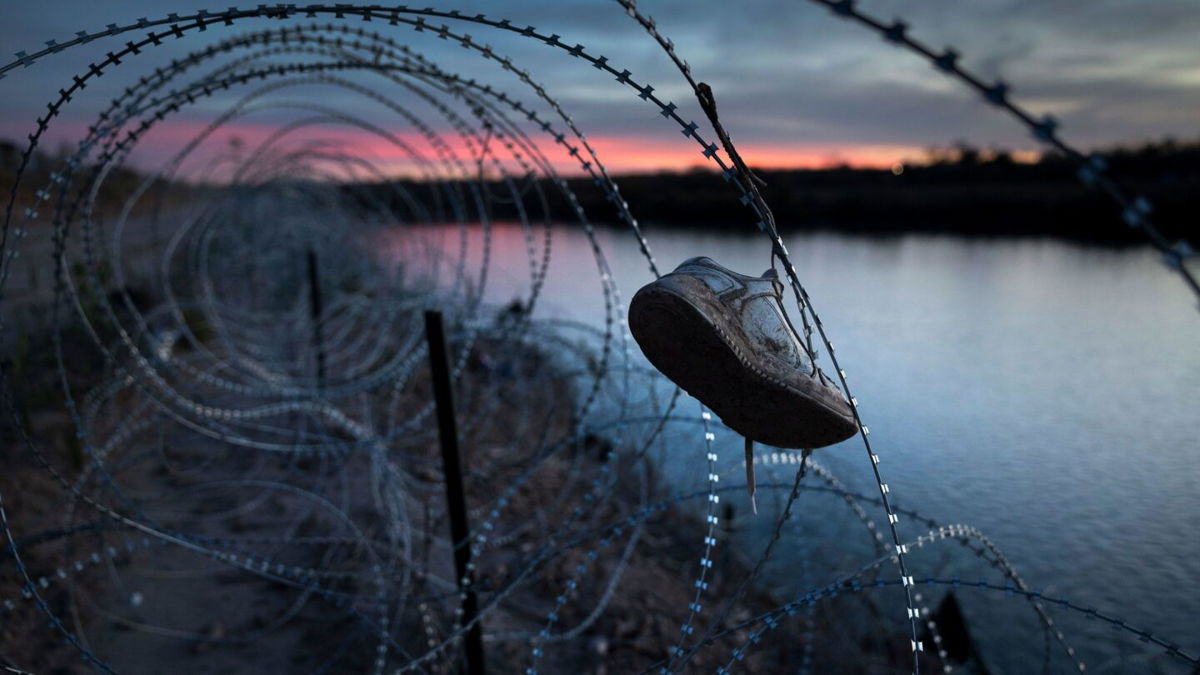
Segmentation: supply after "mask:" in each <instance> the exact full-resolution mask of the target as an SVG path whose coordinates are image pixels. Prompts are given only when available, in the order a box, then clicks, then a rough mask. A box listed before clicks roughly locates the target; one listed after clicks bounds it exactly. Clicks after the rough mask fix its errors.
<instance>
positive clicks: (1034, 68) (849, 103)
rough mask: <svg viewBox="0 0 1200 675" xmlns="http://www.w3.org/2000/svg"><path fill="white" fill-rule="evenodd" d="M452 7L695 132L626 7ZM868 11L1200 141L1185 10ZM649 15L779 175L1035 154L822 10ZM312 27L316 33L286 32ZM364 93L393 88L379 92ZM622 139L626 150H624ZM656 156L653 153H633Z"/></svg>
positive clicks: (1164, 5) (1011, 127)
mask: <svg viewBox="0 0 1200 675" xmlns="http://www.w3.org/2000/svg"><path fill="white" fill-rule="evenodd" d="M443 4H444V6H445V7H447V8H450V7H459V8H461V9H462V10H463V12H464V14H473V13H477V12H483V13H487V14H489V15H500V14H503V15H504V16H505V17H508V18H510V19H511V20H512V23H513V24H514V25H520V26H523V25H525V24H527V23H528V24H533V25H537V26H539V27H541V28H544V29H545V30H547V31H549V32H554V33H558V34H560V35H562V40H563V41H564V42H567V43H570V44H574V43H576V42H578V43H582V44H584V45H586V46H587V47H588V48H589V50H594V53H598V54H604V55H605V56H607V57H609V59H610V61H611V62H613V63H619V64H621V67H624V68H628V69H630V70H631V71H632V72H633V73H634V77H635V78H637V79H638V81H639V82H646V83H650V84H652V85H653V86H654V87H655V91H656V92H657V93H659V94H660V95H662V96H664V97H666V98H669V99H670V100H673V101H675V102H676V103H677V104H678V105H679V106H680V109H681V111H684V113H685V114H686V115H688V116H690V117H692V118H694V119H696V120H697V121H702V120H703V115H702V114H701V113H700V112H699V109H698V107H697V106H696V105H695V103H694V101H693V100H691V96H690V94H689V92H688V91H687V90H686V87H685V84H684V82H683V80H682V78H681V77H680V76H679V74H678V73H677V72H676V71H675V70H674V66H673V65H672V64H671V62H670V61H669V59H667V58H666V56H665V55H664V54H662V52H661V50H659V49H658V47H657V45H655V44H654V43H653V41H652V40H650V39H649V38H648V37H647V36H645V34H644V33H643V32H642V31H641V29H640V27H639V26H638V25H637V24H636V23H635V22H633V21H632V20H631V19H629V18H628V17H627V16H626V15H625V14H624V12H623V11H621V9H620V8H619V6H617V5H616V3H613V2H607V1H605V0H568V1H564V2H557V3H543V2H534V1H533V0H514V1H512V2H507V3H504V4H503V5H496V4H495V3H493V2H485V1H483V0H469V1H467V2H459V3H453V4H448V3H443ZM862 4H863V6H864V8H865V9H866V10H867V11H869V12H873V13H876V14H878V15H879V16H881V17H882V18H884V19H889V18H891V17H892V16H893V15H897V16H902V17H904V18H905V19H906V20H907V21H908V22H909V23H910V24H911V26H912V33H913V35H914V36H916V37H918V38H920V39H922V40H924V41H926V42H927V43H929V44H930V45H932V46H934V47H935V48H938V47H941V46H943V45H955V46H957V47H958V49H959V51H960V52H962V53H963V54H964V63H965V64H966V65H968V66H969V67H971V68H974V69H976V70H978V71H979V72H980V73H982V74H983V75H984V76H985V77H988V78H991V77H1000V76H1003V77H1004V78H1005V79H1006V80H1008V81H1010V82H1012V84H1013V92H1014V96H1015V98H1016V100H1018V101H1021V102H1023V103H1026V104H1028V106H1029V107H1030V108H1031V109H1032V110H1033V111H1035V112H1053V113H1054V114H1056V115H1057V116H1059V117H1060V118H1061V121H1062V122H1063V131H1064V134H1065V136H1066V137H1067V138H1068V139H1069V140H1070V139H1073V140H1076V141H1077V142H1079V143H1080V144H1081V145H1083V146H1085V147H1092V146H1097V145H1108V144H1113V143H1120V142H1128V141H1138V140H1143V139H1146V138H1149V137H1160V136H1164V135H1175V136H1181V137H1189V136H1194V135H1196V134H1197V133H1198V132H1200V128H1198V125H1197V124H1196V118H1195V110H1196V109H1198V106H1200V66H1197V65H1196V61H1195V34H1194V31H1193V30H1190V29H1189V27H1191V26H1194V25H1195V23H1196V20H1197V18H1198V15H1200V8H1197V7H1196V5H1195V4H1194V2H1192V1H1191V0H1159V1H1158V2H1155V3H1154V4H1153V7H1152V8H1151V7H1150V6H1149V5H1147V4H1146V3H1144V2H1142V1H1141V0H1088V1H1086V2H1084V1H1082V0H1071V1H1063V2H1055V3H1047V2H1044V1H1041V0H994V1H991V2H987V3H957V4H946V3H930V2H928V0H887V1H885V0H873V1H869V2H863V3H862ZM640 7H641V8H642V9H643V10H644V11H648V12H650V13H652V14H653V15H654V16H655V18H656V20H657V21H658V25H659V26H660V28H661V29H662V31H663V32H664V33H665V34H666V35H668V36H669V37H671V38H672V39H673V40H674V42H675V44H676V45H677V47H678V50H679V52H680V53H681V54H682V55H683V56H684V58H686V59H687V60H688V61H689V63H690V64H691V65H692V67H693V70H694V73H695V75H696V77H697V78H699V79H702V80H704V81H707V82H709V83H710V84H712V85H713V87H714V89H715V91H716V92H717V97H718V102H719V105H720V109H721V114H722V118H723V119H724V120H725V121H726V123H727V124H728V126H729V127H730V129H731V131H732V133H733V134H734V137H735V139H736V140H737V141H738V142H739V143H745V144H747V145H748V146H753V148H755V149H757V150H758V151H759V152H761V153H762V154H763V156H764V157H766V156H769V157H770V158H771V159H770V162H771V163H774V162H775V161H776V160H779V161H784V159H785V158H786V156H787V154H788V153H789V152H790V153H792V155H793V156H794V157H795V158H796V161H797V162H802V161H806V160H805V158H811V157H813V156H814V154H813V153H814V149H819V151H820V152H821V153H824V155H823V156H828V155H829V153H833V152H838V153H841V155H843V156H847V157H868V156H871V157H878V158H880V159H879V161H880V162H884V163H886V158H884V157H883V156H882V155H881V154H880V153H881V152H882V153H884V154H886V152H887V150H886V149H887V148H894V149H895V152H897V153H901V152H908V151H909V150H910V149H911V148H915V147H924V146H929V145H945V144H949V143H950V142H952V141H954V140H956V139H967V140H970V141H972V142H975V143H976V144H978V145H1007V146H1011V147H1017V148H1029V147H1033V146H1034V142H1033V141H1032V139H1030V138H1028V137H1027V135H1026V133H1025V131H1024V130H1023V129H1022V128H1021V127H1019V126H1018V125H1016V124H1015V123H1013V122H1012V121H1010V120H1007V119H1005V118H1004V117H1003V116H1001V115H999V114H997V113H996V111H994V110H992V109H990V108H989V107H988V106H986V105H984V104H982V103H981V102H979V101H978V100H977V98H976V97H975V96H974V95H973V94H971V93H970V92H969V91H968V90H966V89H965V88H963V87H961V86H960V85H958V84H957V83H955V82H952V81H950V80H948V79H946V78H945V77H943V76H942V75H941V74H939V73H937V72H935V71H934V70H933V69H932V68H930V67H929V66H928V65H927V64H926V63H924V62H923V61H921V60H920V59H917V58H916V57H914V56H913V55H911V54H908V53H906V52H903V51H899V50H897V49H895V48H894V47H891V46H889V45H887V44H885V43H884V42H883V41H882V40H881V39H879V37H878V36H875V35H873V34H871V33H869V32H867V31H865V30H863V29H861V28H860V27H858V26H855V25H852V24H850V23H848V22H845V21H842V20H839V19H837V18H836V17H834V16H833V15H831V14H830V13H829V12H828V11H827V10H825V9H823V8H822V7H819V6H817V5H815V4H814V3H810V2H804V1H803V0H794V1H793V2H778V1H777V0H746V1H744V2H739V3H728V2H718V1H716V0H705V1H695V0H693V1H684V0H662V1H659V2H650V1H643V2H642V3H641V4H640ZM191 8H192V4H191V2H190V1H189V2H184V1H183V0H165V1H164V2H161V3H155V6H154V8H153V9H147V8H146V4H145V3H142V2H135V1H133V0H113V1H111V2H106V3H93V2H62V3H41V4H37V5H35V4H33V3H15V4H13V5H12V6H11V7H6V9H5V21H4V22H3V23H2V24H0V42H2V43H3V44H5V45H11V46H12V49H13V50H16V49H27V50H29V49H36V48H38V47H39V45H40V43H42V42H44V41H45V40H48V39H51V38H55V39H58V40H60V41H62V40H64V39H66V38H69V37H70V34H71V33H73V32H74V31H75V30H80V29H84V28H87V29H91V30H95V29H97V28H100V27H102V26H104V25H106V24H108V23H111V22H114V21H117V22H125V21H129V20H133V19H136V18H137V17H139V16H142V15H153V16H161V15H164V14H166V13H167V12H172V11H177V12H184V11H188V10H190V9H191ZM324 21H325V19H322V22H324ZM300 23H307V21H305V20H302V19H301V20H297V21H295V22H293V24H292V25H298V24H300ZM282 25H284V24H282V23H281V22H278V21H265V20H258V21H251V22H246V23H241V24H239V25H238V26H237V27H234V28H225V27H213V28H212V29H210V30H209V31H206V32H205V33H196V34H192V35H189V36H188V37H187V38H185V39H182V40H168V41H166V42H165V43H164V46H162V47H159V48H157V49H156V50H154V51H153V52H152V53H147V54H144V55H142V56H140V57H137V58H131V59H129V60H128V61H129V62H128V63H127V64H124V65H123V66H122V67H121V68H120V69H118V70H117V71H116V72H115V73H114V74H113V75H112V76H107V77H105V78H101V79H100V80H96V81H94V82H93V83H92V84H91V85H89V88H88V90H87V91H86V92H85V94H84V95H83V96H81V97H80V99H79V100H78V101H77V102H76V103H75V104H73V105H72V106H71V107H69V108H67V109H66V110H65V111H64V113H63V116H62V120H63V121H64V123H62V124H61V125H60V123H58V122H56V126H55V131H54V133H55V134H57V135H58V137H62V138H65V137H69V136H70V135H71V134H72V133H74V132H73V131H72V129H76V128H80V125H84V124H86V123H87V122H89V121H90V120H91V118H92V117H93V116H94V115H95V114H96V113H97V112H98V111H99V110H100V109H101V107H102V106H103V105H104V104H105V103H106V102H107V101H108V100H109V99H111V98H112V97H114V96H117V95H118V94H119V93H120V92H121V90H122V89H123V88H124V87H125V86H127V85H128V84H129V83H130V82H131V81H133V80H134V79H136V77H137V76H140V75H143V74H145V73H147V72H149V71H150V69H151V68H152V67H153V66H154V65H157V64H161V63H162V62H163V60H164V59H167V58H178V57H181V56H183V55H185V54H186V53H187V52H188V51H190V50H194V49H200V48H203V47H204V46H207V45H209V44H212V43H214V42H216V41H219V40H222V39H227V38H229V37H231V36H233V35H236V34H238V33H240V32H242V31H243V30H250V29H258V30H261V29H266V28H278V27H280V26H282ZM347 25H352V26H354V27H363V28H368V29H371V30H379V31H381V32H383V33H384V34H386V35H387V36H388V37H392V38H394V39H396V40H398V41H400V42H402V43H404V44H408V45H411V46H412V47H413V48H414V49H417V50H420V51H421V52H422V53H425V54H426V55H428V56H429V57H430V58H432V59H434V60H436V61H437V62H438V64H439V66H440V67H442V68H444V69H446V70H448V71H451V72H459V73H463V74H465V75H467V76H470V77H477V78H479V79H480V80H481V81H485V82H489V83H495V84H496V85H497V86H502V87H504V88H505V89H506V90H509V91H512V92H515V96H517V97H518V98H521V99H522V100H525V101H530V102H534V101H535V97H533V96H532V94H531V92H529V91H528V89H525V88H523V87H522V86H521V85H520V84H519V83H518V82H516V81H515V80H514V79H513V78H512V77H511V76H510V75H508V74H506V73H503V72H501V71H499V70H498V69H497V68H496V67H495V64H494V63H489V62H485V61H483V60H481V59H480V58H479V57H478V56H477V55H475V54H472V53H470V52H468V51H466V50H463V49H462V48H461V47H458V46H457V45H453V44H451V43H449V42H446V41H441V40H438V39H437V38H436V36H434V35H431V34H429V33H425V34H417V33H414V32H413V31H411V30H408V29H405V28H402V27H395V28H392V27H389V26H387V24H386V23H385V22H378V21H376V22H372V23H370V24H366V23H362V22H349V23H348V24H347ZM456 25H459V26H460V29H461V30H462V31H463V32H466V33H470V34H471V35H473V36H474V37H475V39H477V40H478V41H480V42H487V43H489V44H491V45H493V46H494V47H495V50H496V52H497V53H502V54H507V55H510V56H511V57H512V58H513V60H514V62H515V63H517V64H519V65H521V66H522V67H526V68H528V69H529V70H530V72H531V75H532V76H533V77H534V78H535V79H536V80H537V81H539V82H541V83H543V84H544V85H545V87H546V90H547V91H549V92H550V93H551V94H553V95H554V96H556V97H558V98H559V99H560V101H561V103H562V105H563V106H564V108H566V109H567V110H568V111H569V113H570V115H571V116H572V118H573V119H574V120H575V121H576V122H577V123H578V124H579V126H580V127H581V128H582V129H583V130H584V132H585V133H587V134H589V135H595V136H596V137H603V138H606V139H610V143H611V146H612V152H613V153H614V156H615V157H616V156H620V155H621V153H626V160H627V161H626V162H625V163H626V164H627V165H630V166H634V165H636V166H639V167H642V166H645V165H646V163H647V162H652V161H655V160H654V159H653V158H655V157H657V158H661V161H663V162H684V161H688V160H686V159H685V157H686V156H687V154H688V153H690V152H691V149H690V148H689V145H688V143H690V141H688V140H687V139H685V138H683V137H682V136H681V135H680V134H678V133H677V130H675V129H674V128H673V127H672V126H671V125H669V124H667V123H665V122H664V120H663V119H662V118H661V116H659V115H658V114H657V112H656V110H655V109H654V108H652V107H650V106H648V105H647V104H645V103H644V102H642V101H640V100H638V98H637V96H636V92H633V91H632V90H630V89H628V88H625V87H621V86H620V85H618V84H617V83H615V82H613V81H612V79H613V78H612V77H611V76H609V75H607V74H604V73H601V72H600V71H597V70H596V69H594V68H591V67H590V66H589V65H588V64H587V63H586V62H584V61H582V60H580V59H575V58H572V57H571V56H570V55H568V54H566V53H565V52H563V51H561V50H556V49H552V48H549V47H547V46H546V45H544V44H542V43H540V42H537V41H532V40H527V39H524V38H521V37H519V36H517V35H514V34H511V33H500V32H497V31H494V30H491V29H487V28H485V27H482V26H478V25H470V24H456ZM126 39H127V38H126V37H121V38H115V39H112V40H97V41H96V42H94V43H92V44H89V45H86V46H84V47H82V48H80V49H77V50H68V51H66V52H63V53H61V54H57V55H54V56H53V57H51V58H49V59H46V60H45V61H43V62H40V63H38V64H36V65H35V66H34V67H32V68H28V69H20V70H17V71H14V72H13V73H11V74H10V76H9V77H7V78H6V79H4V80H0V92H3V95H4V98H5V101H6V106H5V110H4V112H3V113H0V115H2V116H3V117H2V118H0V131H3V133H11V134H12V135H19V136H23V135H24V133H28V131H29V130H31V128H32V124H33V119H34V118H35V117H37V116H39V115H41V114H43V112H44V106H45V103H46V102H47V101H49V100H51V99H52V98H53V97H55V94H56V92H57V90H58V89H59V88H60V87H63V86H65V85H67V84H68V83H69V82H70V77H71V75H72V74H74V73H77V72H81V71H83V70H85V69H86V67H87V65H88V63H89V62H90V61H91V60H93V59H96V58H103V55H104V53H105V52H106V51H108V50H110V49H113V48H114V46H116V45H121V44H123V43H124V41H125V40H126ZM372 86H379V87H381V88H387V87H390V85H384V84H380V83H379V82H378V81H376V82H374V83H373V85H372ZM387 90H388V91H393V90H392V89H387ZM395 91H399V90H398V89H396V90H395ZM243 93H245V92H244V91H241V92H230V93H222V94H220V95H219V96H218V97H216V98H215V99H211V100H206V101H203V102H201V103H199V104H197V105H196V106H194V107H192V108H190V109H189V111H188V112H187V113H186V114H185V116H184V118H185V119H199V118H203V117H206V116H207V118H209V119H211V117H212V116H215V115H216V114H218V113H219V111H220V110H222V109H223V108H224V107H226V106H227V105H229V104H231V103H232V102H233V101H234V100H236V98H237V97H238V96H240V95H241V94H243ZM321 96H322V101H324V102H325V103H327V104H329V105H335V106H342V107H343V109H346V110H347V111H349V112H353V113H355V114H363V115H367V116H371V118H372V119H379V120H384V121H386V123H388V124H392V125H398V124H400V122H399V121H398V120H397V119H396V118H395V117H394V116H393V117H391V118H388V117H381V116H380V113H379V110H378V106H377V105H375V104H373V103H372V102H370V101H366V100H364V99H362V98H361V97H356V96H352V95H348V94H345V93H342V92H334V91H330V92H328V93H325V94H322V95H321ZM439 124H443V125H444V122H439ZM396 131H397V133H406V132H408V131H411V129H396ZM52 137H54V135H53V134H52ZM622 138H624V139H628V141H629V143H625V144H621V143H618V142H617V141H616V139H622ZM647 144H650V145H647ZM646 147H653V148H656V149H655V150H654V151H653V152H640V153H636V152H635V150H637V149H638V148H646ZM672 148H680V150H679V151H678V152H676V151H675V150H672ZM747 154H748V155H750V154H752V153H749V152H748V153H747ZM635 155H636V156H635ZM618 163H619V162H618ZM690 163H691V162H688V164H686V165H684V166H687V165H690ZM664 166H667V165H664ZM670 166H673V164H671V165H670Z"/></svg>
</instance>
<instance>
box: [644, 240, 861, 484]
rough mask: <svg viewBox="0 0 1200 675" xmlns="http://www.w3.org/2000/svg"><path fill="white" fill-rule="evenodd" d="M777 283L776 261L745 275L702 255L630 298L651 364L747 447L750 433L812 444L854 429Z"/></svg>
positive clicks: (787, 444) (772, 441) (775, 441)
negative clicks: (804, 341)
mask: <svg viewBox="0 0 1200 675" xmlns="http://www.w3.org/2000/svg"><path fill="white" fill-rule="evenodd" d="M783 291H784V287H783V284H782V283H781V282H780V281H779V278H778V275H776V273H775V270H774V269H770V270H767V272H766V273H764V274H763V276H761V277H750V276H745V275H742V274H738V273H736V272H732V271H730V270H727V269H725V268H724V267H721V266H720V265H718V264H717V263H716V262H714V261H713V260H711V259H709V258H705V257H699V258H692V259H690V260H686V261H684V262H683V263H682V264H681V265H680V266H679V267H677V268H676V269H675V271H674V272H672V273H670V274H668V275H666V276H664V277H662V278H661V279H659V280H657V281H654V282H651V283H650V284H647V285H646V286H644V287H642V289H641V290H639V291H638V292H637V293H636V294H635V295H634V296H633V300H632V301H631V302H630V305H629V329H630V331H631V332H632V333H633V337H634V339H635V340H637V342H638V345H640V346H641V348H642V351H643V352H644V353H645V354H646V358H647V359H649V360H650V363H652V364H654V367H655V368H658V369H659V370H660V371H662V373H663V374H664V375H666V376H667V377H668V378H670V379H671V381H673V382H674V383H675V384H677V385H679V386H680V387H681V388H683V390H684V391H686V392H687V393H689V394H691V395H692V396H694V397H695V398H697V399H699V401H700V402H701V403H703V404H704V405H705V406H707V407H708V408H709V409H711V410H712V411H713V412H715V413H716V414H717V415H718V416H719V417H720V418H721V420H722V421H724V422H725V424H726V425H727V426H728V427H729V428H731V429H733V430H734V431H736V432H738V433H739V434H741V435H742V436H744V437H745V438H746V440H747V451H749V449H750V442H751V441H758V442H760V443H765V444H767V445H773V446H776V447H780V448H803V449H812V448H819V447H822V446H826V445H832V444H834V443H838V442H840V441H844V440H846V439H847V438H850V437H851V436H853V435H854V434H855V433H857V432H858V424H857V422H856V421H855V419H854V412H853V411H852V410H851V408H850V402H849V401H847V400H846V398H845V396H844V395H843V394H842V392H841V390H840V389H839V388H838V387H837V386H836V385H835V384H834V382H833V380H832V379H830V378H829V377H828V376H826V375H825V374H824V373H823V372H821V370H820V369H819V368H816V367H815V366H814V365H813V362H812V360H811V359H810V358H809V356H808V354H807V353H806V352H805V350H804V347H803V346H802V343H801V341H800V337H799V336H798V335H796V331H795V329H793V328H792V325H791V323H790V322H789V321H788V319H787V315H786V314H785V313H784V309H783V303H782V300H783ZM751 461H752V460H751V459H750V458H749V457H748V458H747V470H749V469H750V468H751V466H750V462H751Z"/></svg>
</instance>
